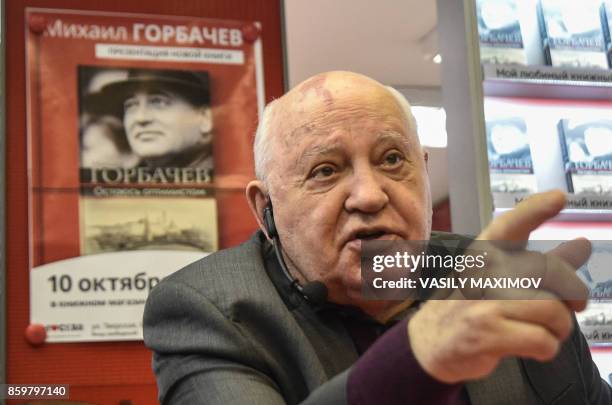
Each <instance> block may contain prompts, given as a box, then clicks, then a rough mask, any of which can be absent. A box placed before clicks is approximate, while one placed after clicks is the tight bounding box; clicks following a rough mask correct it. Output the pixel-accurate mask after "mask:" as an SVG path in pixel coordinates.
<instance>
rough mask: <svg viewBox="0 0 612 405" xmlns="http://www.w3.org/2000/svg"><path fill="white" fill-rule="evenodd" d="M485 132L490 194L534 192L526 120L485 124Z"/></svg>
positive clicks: (512, 118) (533, 175)
mask: <svg viewBox="0 0 612 405" xmlns="http://www.w3.org/2000/svg"><path fill="white" fill-rule="evenodd" d="M486 130H487V152H488V158H489V173H490V180H491V191H492V192H498V193H519V192H520V193H534V192H536V191H537V180H536V177H535V174H534V171H533V162H532V159H531V146H530V144H529V135H528V133H527V125H526V123H525V120H524V119H523V118H521V117H511V118H502V119H494V120H488V121H487V122H486Z"/></svg>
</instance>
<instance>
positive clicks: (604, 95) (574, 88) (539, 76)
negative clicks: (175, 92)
mask: <svg viewBox="0 0 612 405" xmlns="http://www.w3.org/2000/svg"><path fill="white" fill-rule="evenodd" d="M482 68H483V90H484V95H485V96H499V97H529V98H555V99H579V100H612V70H610V69H607V70H605V69H572V68H557V67H550V66H518V65H483V67H482Z"/></svg>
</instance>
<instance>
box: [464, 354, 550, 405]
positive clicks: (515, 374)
mask: <svg viewBox="0 0 612 405" xmlns="http://www.w3.org/2000/svg"><path fill="white" fill-rule="evenodd" d="M466 388H467V391H468V395H469V397H470V402H471V403H472V405H490V404H496V405H505V404H507V405H515V404H521V405H532V404H533V405H535V404H540V402H539V401H538V400H537V397H536V394H535V392H533V390H532V389H531V387H530V386H529V384H525V381H524V378H523V375H522V372H521V366H520V364H519V361H518V360H517V359H516V358H507V359H504V360H502V361H501V363H500V364H499V366H498V367H497V368H496V369H495V371H494V372H493V373H492V374H491V375H489V376H488V377H486V378H483V379H481V380H476V381H472V382H469V383H467V384H466Z"/></svg>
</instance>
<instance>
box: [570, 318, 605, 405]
mask: <svg viewBox="0 0 612 405" xmlns="http://www.w3.org/2000/svg"><path fill="white" fill-rule="evenodd" d="M574 328H575V330H574V333H573V334H572V339H573V340H574V346H575V347H576V352H577V354H578V361H579V364H580V372H581V374H582V378H583V380H584V381H583V382H584V388H585V390H586V394H587V397H588V399H589V404H591V405H612V388H611V387H610V385H609V384H608V383H607V382H605V381H604V380H603V379H602V378H601V376H600V374H599V370H598V369H597V366H596V365H595V363H593V359H592V358H591V351H590V350H589V345H588V344H587V341H586V339H585V338H584V335H583V334H582V332H580V327H579V325H578V322H577V321H575V322H574Z"/></svg>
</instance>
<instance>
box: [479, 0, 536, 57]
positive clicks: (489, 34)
mask: <svg viewBox="0 0 612 405" xmlns="http://www.w3.org/2000/svg"><path fill="white" fill-rule="evenodd" d="M476 12H477V18H478V35H479V37H480V60H481V62H482V63H487V64H515V65H517V64H518V65H526V64H527V53H526V51H525V47H524V42H523V34H522V33H521V25H520V20H519V12H518V8H517V4H516V0H478V1H477V2H476Z"/></svg>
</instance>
